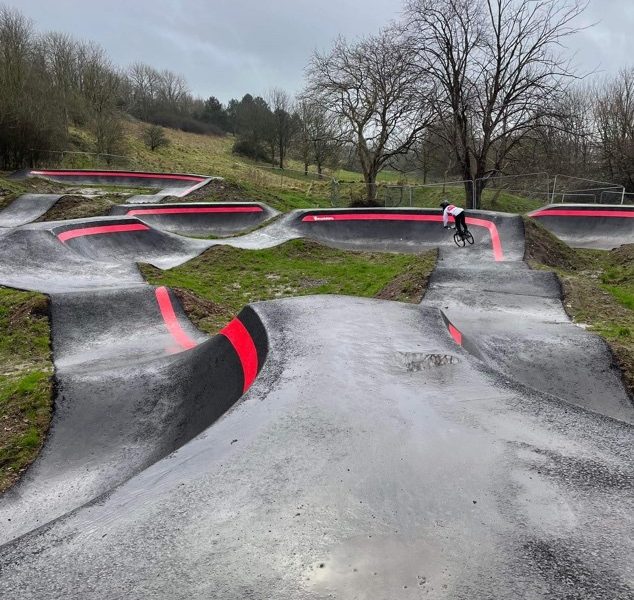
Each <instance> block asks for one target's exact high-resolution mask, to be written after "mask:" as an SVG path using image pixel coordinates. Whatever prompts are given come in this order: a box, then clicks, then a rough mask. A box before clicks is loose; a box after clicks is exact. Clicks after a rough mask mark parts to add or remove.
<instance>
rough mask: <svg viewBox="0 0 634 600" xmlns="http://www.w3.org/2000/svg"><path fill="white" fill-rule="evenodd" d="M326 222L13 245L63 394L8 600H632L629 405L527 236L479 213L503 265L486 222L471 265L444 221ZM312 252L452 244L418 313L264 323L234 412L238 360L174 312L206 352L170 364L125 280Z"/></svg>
mask: <svg viewBox="0 0 634 600" xmlns="http://www.w3.org/2000/svg"><path fill="white" fill-rule="evenodd" d="M347 212H350V211H347ZM366 212H368V211H366ZM369 212H372V211H369ZM398 212H399V211H376V213H375V214H388V215H389V214H397V213H398ZM400 212H401V214H420V215H428V216H429V215H432V216H433V215H435V214H437V213H438V211H405V212H403V211H400ZM334 214H337V213H336V211H323V210H321V211H296V212H294V213H291V214H289V215H287V216H284V217H282V218H281V219H279V220H277V221H276V222H274V223H273V224H271V225H270V226H269V227H265V228H263V229H259V230H257V231H255V232H253V233H251V234H247V235H246V236H242V237H236V238H232V239H228V240H214V241H204V242H201V241H200V240H191V239H186V238H182V237H180V236H175V235H173V234H170V233H166V232H164V231H160V230H158V229H154V228H152V227H151V228H149V230H131V231H128V230H122V231H116V232H114V233H109V234H107V235H96V234H90V235H82V236H77V237H74V238H69V239H67V240H66V241H65V242H62V241H60V238H59V237H58V235H59V233H60V232H62V233H63V232H65V231H69V230H74V229H90V228H94V227H119V226H121V225H124V226H125V225H130V224H135V223H138V222H139V221H138V220H137V219H127V218H126V219H123V220H122V219H121V217H112V218H105V219H104V218H101V219H84V220H81V222H73V223H70V224H69V223H68V222H63V223H50V224H48V223H47V224H38V225H31V226H24V227H21V228H18V229H14V230H11V231H9V232H5V233H4V234H2V236H1V237H0V283H2V284H5V285H12V286H14V287H23V288H28V289H37V290H40V291H44V292H46V293H49V294H51V310H52V326H53V351H54V360H55V366H56V379H57V388H58V395H57V398H56V411H55V414H54V417H53V424H52V429H51V434H50V435H49V437H48V439H47V442H46V444H45V447H44V449H43V452H42V454H41V456H40V457H39V458H38V460H37V461H36V462H35V463H34V465H33V466H32V467H31V469H29V471H28V472H27V474H26V475H25V477H24V478H23V480H22V481H21V483H20V484H18V485H17V486H16V487H15V488H14V490H12V492H10V493H9V494H5V495H4V496H3V497H2V498H1V499H0V544H3V545H1V546H0V595H1V597H2V598H8V599H9V598H11V599H12V598H22V599H23V598H60V597H64V598H82V599H83V598H100V599H101V598H121V597H142V598H169V599H172V598H175V599H176V598H188V599H189V598H223V599H225V598H226V599H233V598H235V599H243V598H258V599H259V598H262V599H265V598H267V599H268V598H289V599H291V598H292V599H298V598H302V599H303V598H306V599H313V598H315V599H316V598H342V599H352V598H359V599H366V598H367V599H375V598H376V599H379V598H390V599H391V598H398V599H400V598H404V599H406V598H465V599H467V598H469V599H472V598H500V599H503V598H504V599H507V598H561V599H564V598H566V599H572V598H580V599H581V598H584V599H585V598H602V599H603V598H605V599H608V598H609V599H626V598H627V599H629V598H632V596H633V595H634V588H633V587H632V586H633V583H632V582H633V580H634V571H633V568H632V565H633V564H634V560H633V558H634V554H633V546H632V530H633V518H632V515H634V461H633V458H632V442H633V441H634V435H633V428H632V420H633V418H634V409H633V407H632V404H631V401H630V399H628V398H627V396H626V394H625V390H624V388H623V386H622V384H621V382H620V379H619V374H618V372H617V371H616V369H615V368H614V366H613V364H612V359H611V356H610V354H609V351H608V349H607V347H606V346H605V344H604V343H603V342H602V341H601V340H600V339H599V338H597V337H596V336H594V335H592V334H590V333H587V332H586V331H584V330H583V329H581V328H579V327H576V326H575V325H573V324H572V323H570V321H569V320H568V318H567V317H566V315H565V312H564V311H563V307H562V305H561V290H560V289H559V285H558V282H557V280H556V279H555V278H554V277H553V276H552V275H550V274H547V273H538V272H533V271H530V270H529V269H528V268H527V266H526V265H525V264H524V263H523V261H522V258H523V225H522V222H521V219H520V218H519V217H513V216H510V215H501V214H499V213H480V214H477V215H474V216H475V217H477V218H479V219H482V220H483V221H485V220H486V221H489V222H493V223H495V225H496V231H497V234H498V235H499V239H500V244H501V249H502V252H503V254H502V255H500V254H499V253H498V254H496V253H495V252H494V246H493V236H492V234H491V233H490V230H489V229H487V228H486V227H484V226H482V227H473V228H472V230H473V231H474V235H475V237H476V244H475V245H474V246H473V247H468V248H464V249H458V248H456V247H454V246H453V245H452V244H453V242H452V241H451V239H450V238H449V237H448V236H447V234H446V232H445V231H444V230H442V226H441V225H440V224H439V223H437V222H432V221H430V222H427V221H423V222H416V223H412V222H407V223H406V224H405V226H403V223H401V224H400V225H401V227H399V226H398V224H399V223H398V221H396V222H392V221H387V222H386V221H384V220H381V219H376V220H372V221H368V222H352V221H346V220H340V221H328V220H314V221H311V220H306V217H311V218H314V217H315V216H317V217H318V218H323V217H329V216H332V215H334ZM339 214H341V213H339ZM302 236H305V237H312V238H314V239H318V240H321V241H323V242H325V243H328V244H329V245H333V246H337V247H352V248H369V249H381V250H390V249H391V250H394V251H396V250H398V251H412V252H413V251H417V250H420V248H424V247H440V248H441V250H440V256H439V263H438V267H437V269H436V271H435V272H434V274H433V276H432V279H431V281H430V284H429V288H428V292H427V294H426V296H425V299H424V300H423V302H422V304H421V305H418V306H416V305H409V304H402V303H396V302H387V301H380V300H371V299H360V298H350V297H342V296H309V297H303V298H290V299H285V300H276V301H270V302H262V303H257V304H255V305H253V309H254V311H255V313H256V315H257V317H258V318H259V321H260V322H261V323H262V324H263V326H264V329H265V330H266V337H267V338H268V358H267V359H266V362H265V363H264V366H263V368H262V370H261V372H260V375H259V376H258V378H257V379H256V381H255V383H254V385H253V386H252V387H251V389H250V390H249V391H248V392H247V393H246V394H245V395H243V396H242V397H240V395H241V382H240V381H237V378H236V372H237V370H238V365H237V363H236V362H235V361H236V357H235V355H234V354H233V353H232V350H231V348H230V347H229V346H228V345H227V343H226V340H225V339H224V338H223V337H222V336H216V337H213V338H210V339H207V338H206V337H205V336H203V335H202V334H200V333H199V332H197V331H196V330H195V329H194V328H193V327H192V326H191V324H190V323H189V322H188V320H187V319H186V317H185V315H184V313H183V312H182V311H181V309H180V307H179V306H178V303H177V301H176V299H175V298H174V297H173V296H172V297H170V300H171V304H172V306H173V310H174V318H175V320H176V322H177V323H178V326H179V327H180V329H181V330H182V332H183V334H184V335H185V336H187V338H189V339H191V340H192V341H193V344H195V347H193V348H192V349H190V350H184V349H183V348H182V347H181V348H178V347H177V344H176V343H175V339H174V336H173V335H171V333H170V330H168V329H166V327H165V317H164V314H162V313H161V310H160V308H157V306H158V304H157V295H156V292H155V290H154V289H153V288H151V287H150V286H147V285H145V284H143V282H142V280H141V279H140V276H139V274H138V270H137V269H136V267H135V262H136V261H138V260H144V261H147V262H152V264H155V265H157V266H161V267H163V268H165V267H168V266H172V265H175V264H179V263H181V262H183V261H185V260H188V259H189V258H191V257H192V256H195V255H197V254H198V253H200V252H202V251H204V249H205V248H207V247H210V246H211V245H213V244H217V243H227V244H231V245H235V246H238V247H245V248H249V247H264V246H272V245H275V244H279V243H282V242H283V241H285V240H287V239H292V238H294V237H302ZM448 322H450V323H451V324H452V327H454V328H455V329H457V330H459V331H460V333H461V336H462V339H461V342H462V345H459V344H457V343H456V341H455V339H454V338H452V335H451V334H450V331H449V330H448ZM454 335H455V334H454ZM223 344H224V345H223ZM9 519H10V520H9Z"/></svg>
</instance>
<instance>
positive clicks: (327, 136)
mask: <svg viewBox="0 0 634 600" xmlns="http://www.w3.org/2000/svg"><path fill="white" fill-rule="evenodd" d="M295 118H296V122H297V125H296V130H297V131H296V136H295V147H296V150H297V153H298V154H299V157H300V158H301V160H302V163H303V165H304V174H306V175H307V174H308V167H309V165H310V164H311V163H313V162H314V163H315V165H316V166H317V173H318V174H319V175H321V173H322V170H323V167H324V165H325V164H326V163H328V162H330V163H332V162H333V159H335V158H336V156H337V153H338V148H339V145H340V143H341V140H340V139H339V138H340V132H339V130H338V128H337V127H336V124H335V122H334V120H333V118H332V116H331V115H329V114H328V113H327V112H326V111H325V110H324V108H323V107H322V106H320V105H319V104H318V103H316V102H313V101H311V100H310V99H309V98H308V97H306V96H301V97H300V98H299V99H298V101H297V109H296V113H295Z"/></svg>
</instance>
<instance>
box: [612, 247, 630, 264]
mask: <svg viewBox="0 0 634 600" xmlns="http://www.w3.org/2000/svg"><path fill="white" fill-rule="evenodd" d="M610 262H611V263H612V264H614V265H624V266H630V265H633V264H634V244H625V245H623V246H620V247H619V248H615V249H614V250H611V251H610Z"/></svg>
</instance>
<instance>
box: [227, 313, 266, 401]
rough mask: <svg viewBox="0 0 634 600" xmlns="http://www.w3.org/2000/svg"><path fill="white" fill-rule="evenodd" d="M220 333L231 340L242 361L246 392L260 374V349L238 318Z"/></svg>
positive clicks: (244, 389) (244, 390) (243, 389)
mask: <svg viewBox="0 0 634 600" xmlns="http://www.w3.org/2000/svg"><path fill="white" fill-rule="evenodd" d="M220 333H221V335H224V336H225V337H226V338H227V339H228V340H229V341H230V342H231V345H232V346H233V347H234V349H235V351H236V353H237V354H238V358H239V359H240V362H241V363H242V372H243V374H244V386H243V388H242V391H243V392H246V391H247V390H248V389H249V388H250V387H251V384H252V383H253V381H254V380H255V376H256V375H257V374H258V351H257V350H256V348H255V344H254V342H253V338H252V337H251V334H250V333H249V332H248V330H247V328H246V327H245V326H244V325H243V324H242V321H240V320H239V319H238V318H235V319H233V321H231V322H230V323H229V324H228V325H227V326H226V327H225V328H224V329H223V330H222V331H221V332H220Z"/></svg>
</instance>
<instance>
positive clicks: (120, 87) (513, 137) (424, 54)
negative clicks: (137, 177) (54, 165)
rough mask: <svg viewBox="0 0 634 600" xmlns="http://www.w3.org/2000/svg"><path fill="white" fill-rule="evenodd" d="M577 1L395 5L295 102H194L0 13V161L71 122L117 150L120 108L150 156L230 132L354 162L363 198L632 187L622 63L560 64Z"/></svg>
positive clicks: (630, 99)
mask: <svg viewBox="0 0 634 600" xmlns="http://www.w3.org/2000/svg"><path fill="white" fill-rule="evenodd" d="M584 8H585V3H583V2H579V1H578V0H542V1H541V2H539V3H533V2H529V1H528V0H509V1H508V2H499V1H498V0H482V1H481V2H473V0H404V10H403V13H402V15H401V20H400V21H399V22H397V23H394V24H392V25H390V26H389V27H387V28H385V29H383V30H381V31H380V32H378V33H376V34H371V35H368V36H366V37H363V38H360V39H358V40H355V41H354V42H349V41H346V40H345V39H343V38H339V39H338V40H337V41H336V42H335V43H334V44H333V46H332V47H331V48H330V49H329V50H328V51H326V52H324V53H319V52H316V53H314V54H313V56H312V58H311V60H310V62H309V64H308V67H307V70H306V74H307V76H306V86H305V89H304V91H303V92H302V93H301V94H300V95H299V96H298V97H297V98H292V97H291V96H290V95H289V94H288V93H286V92H285V91H284V90H280V89H276V88H274V89H271V90H270V91H269V92H268V93H267V94H265V96H266V97H264V98H263V97H260V96H253V95H251V94H246V95H245V96H243V97H242V98H241V99H234V100H231V101H229V103H228V104H227V105H226V106H225V105H223V104H222V103H221V102H219V100H218V99H217V98H215V97H213V96H212V97H209V98H207V99H202V98H196V97H194V96H193V95H192V94H191V92H190V90H189V89H188V86H187V82H186V81H185V79H184V78H183V76H182V75H180V74H178V73H173V72H171V71H167V70H163V71H160V70H157V69H156V68H154V67H152V66H149V65H146V64H142V63H135V64H132V65H131V66H130V67H128V68H126V69H122V68H119V67H117V66H115V65H113V64H112V62H111V61H110V60H109V58H108V56H107V55H106V54H105V52H104V51H103V50H102V49H101V48H100V47H98V46H96V45H94V44H92V43H85V42H80V41H77V40H75V39H74V38H72V37H70V36H68V35H65V34H59V33H45V34H40V33H37V32H35V31H34V29H33V27H32V24H31V23H30V21H29V20H28V19H26V18H25V17H24V16H23V15H21V14H20V13H19V12H18V11H16V10H13V9H9V8H0V167H2V168H5V169H9V168H15V167H19V166H23V165H25V164H28V163H29V162H30V161H33V160H38V158H39V156H40V155H43V154H44V153H46V152H49V151H51V150H53V151H54V150H62V149H68V148H69V146H70V145H71V142H72V139H71V134H72V126H73V125H74V126H79V127H80V128H82V129H83V130H90V131H91V132H92V134H93V138H94V148H93V149H92V150H94V151H95V152H97V153H101V154H122V153H125V148H123V146H122V140H123V119H124V118H125V117H126V116H127V115H131V116H132V117H135V118H137V119H139V120H141V121H144V122H146V123H147V124H148V126H147V128H146V131H145V133H146V134H147V135H144V140H145V141H146V143H147V145H148V147H150V148H151V149H152V150H157V149H158V148H160V146H161V145H162V142H164V141H165V140H164V139H163V140H162V139H161V136H162V135H163V132H162V130H161V129H160V127H158V126H164V127H171V128H178V129H182V130H184V131H189V132H195V133H199V134H210V135H225V134H232V135H233V136H234V137H235V141H234V152H237V153H240V154H242V155H244V156H248V157H250V158H253V159H255V160H262V161H268V162H270V163H272V164H275V165H277V166H279V167H282V168H283V167H285V166H287V160H288V158H289V157H292V158H294V159H296V160H299V161H301V163H302V164H303V165H304V170H305V171H308V168H309V165H315V166H316V170H317V171H318V172H320V173H321V172H322V169H323V168H324V166H330V167H334V166H336V165H337V164H339V163H343V164H344V165H345V166H346V167H348V168H353V169H356V170H358V171H360V172H361V174H362V176H363V178H364V180H365V182H366V184H367V199H368V200H369V201H371V200H373V199H374V196H375V195H376V189H377V185H376V178H377V174H378V173H379V172H380V171H381V170H382V169H384V168H391V169H396V170H399V171H402V172H404V173H405V172H407V173H412V172H415V173H416V174H417V175H418V176H419V177H421V178H422V179H423V180H424V181H425V180H427V178H430V179H435V180H438V179H443V180H447V179H459V180H462V181H464V182H465V183H464V187H465V200H466V201H467V202H470V201H471V198H473V199H474V200H475V201H476V204H477V203H478V202H479V198H480V194H481V192H482V190H483V189H484V188H485V187H486V186H487V185H490V182H491V181H493V179H494V178H495V177H500V176H507V175H516V174H519V173H534V172H548V173H550V174H555V173H561V174H565V175H569V176H575V177H582V178H591V179H595V180H607V181H609V182H614V183H616V184H622V185H623V186H625V187H626V189H627V190H628V191H634V69H632V68H624V69H623V70H621V71H620V72H619V73H618V74H616V75H614V76H612V77H610V78H605V77H604V78H596V77H595V78H594V79H592V80H590V79H589V78H588V77H584V76H583V73H580V72H579V71H578V69H576V68H575V67H574V65H573V64H572V63H571V61H570V56H569V55H567V54H566V51H565V45H564V44H563V41H564V40H565V39H566V38H567V37H570V36H573V35H575V33H576V31H578V26H577V25H576V23H577V22H578V18H579V17H580V15H581V14H582V13H583V10H584ZM128 118H129V117H128ZM473 182H475V183H473ZM580 185H585V184H583V183H580ZM588 185H589V186H591V187H592V186H595V182H588ZM595 187H596V186H595Z"/></svg>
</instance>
